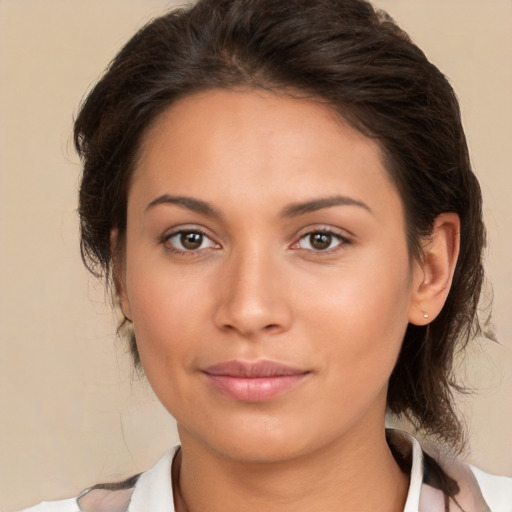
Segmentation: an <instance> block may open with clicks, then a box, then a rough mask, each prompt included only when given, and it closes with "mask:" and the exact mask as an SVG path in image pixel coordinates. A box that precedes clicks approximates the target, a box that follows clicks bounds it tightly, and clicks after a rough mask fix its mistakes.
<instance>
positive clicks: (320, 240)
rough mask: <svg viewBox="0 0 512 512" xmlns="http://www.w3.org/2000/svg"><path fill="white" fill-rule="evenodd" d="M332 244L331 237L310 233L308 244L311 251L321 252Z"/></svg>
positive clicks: (324, 234) (327, 234)
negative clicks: (311, 248)
mask: <svg viewBox="0 0 512 512" xmlns="http://www.w3.org/2000/svg"><path fill="white" fill-rule="evenodd" d="M331 242H332V235H331V234H329V233H312V234H311V235H309V243H310V244H311V247H313V249H317V250H318V251H323V250H325V249H327V248H328V247H329V246H330V245H331Z"/></svg>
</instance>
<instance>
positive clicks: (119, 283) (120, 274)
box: [110, 229, 132, 322]
mask: <svg viewBox="0 0 512 512" xmlns="http://www.w3.org/2000/svg"><path fill="white" fill-rule="evenodd" d="M121 244H122V241H121V240H120V237H119V232H118V230H117V229H112V230H111V231H110V254H111V258H112V281H113V283H114V289H115V293H116V295H117V298H118V300H119V305H120V306H121V311H122V312H123V315H124V316H125V318H126V319H127V320H129V321H130V322H131V318H132V312H131V308H130V302H129V300H128V294H127V292H126V277H125V274H126V273H125V269H124V256H123V248H122V247H121Z"/></svg>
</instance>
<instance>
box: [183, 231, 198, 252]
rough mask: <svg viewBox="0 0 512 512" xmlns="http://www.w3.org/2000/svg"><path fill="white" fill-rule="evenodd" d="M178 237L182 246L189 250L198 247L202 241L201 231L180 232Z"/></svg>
mask: <svg viewBox="0 0 512 512" xmlns="http://www.w3.org/2000/svg"><path fill="white" fill-rule="evenodd" d="M180 238H181V240H180V241H181V243H182V245H183V247H185V248H186V249H191V250H194V249H198V248H199V247H201V243H202V242H203V235H202V234H201V233H182V234H181V237H180Z"/></svg>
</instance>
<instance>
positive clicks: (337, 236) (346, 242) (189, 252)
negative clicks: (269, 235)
mask: <svg viewBox="0 0 512 512" xmlns="http://www.w3.org/2000/svg"><path fill="white" fill-rule="evenodd" d="M185 234H197V235H200V236H201V237H203V238H202V239H201V245H202V243H203V242H204V240H205V239H207V240H210V242H211V243H212V244H214V245H215V246H217V247H206V248H203V249H201V248H198V249H196V250H186V249H178V248H176V247H175V246H173V244H172V243H171V242H170V240H171V239H173V238H175V237H177V236H182V235H185ZM317 234H322V235H328V236H330V237H332V239H335V240H337V241H338V243H337V244H336V246H335V247H330V248H327V249H325V250H321V249H313V248H312V249H307V248H306V249H303V250H305V251H309V252H311V253H315V254H318V255H327V254H331V253H333V252H336V251H338V250H339V249H340V248H341V247H342V246H344V245H350V244H351V243H352V241H351V240H350V239H349V238H347V237H345V236H342V235H340V234H339V233H336V232H335V231H333V230H331V229H314V230H311V231H308V232H307V233H304V234H303V235H301V236H300V237H299V239H298V240H297V241H296V242H295V243H294V244H293V245H292V247H291V248H292V249H294V250H300V249H301V247H299V244H300V242H301V241H302V240H306V239H307V238H308V237H311V236H313V235H317ZM332 239H331V240H330V243H331V242H332ZM161 243H162V244H163V245H165V247H166V249H167V250H168V251H170V252H172V253H176V254H179V255H183V256H195V255H196V254H197V253H199V252H200V251H203V250H205V249H212V248H219V247H220V245H219V244H217V243H216V242H214V241H213V240H212V239H211V238H210V237H209V236H208V235H207V234H206V233H205V232H204V231H203V230H201V229H198V228H194V229H180V230H178V231H173V232H172V233H169V234H166V235H165V236H164V237H163V238H162V240H161ZM330 243H329V245H330ZM310 245H311V244H310Z"/></svg>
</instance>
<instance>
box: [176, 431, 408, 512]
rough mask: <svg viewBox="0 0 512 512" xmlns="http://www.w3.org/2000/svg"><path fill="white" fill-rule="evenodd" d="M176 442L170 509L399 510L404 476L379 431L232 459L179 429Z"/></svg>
mask: <svg viewBox="0 0 512 512" xmlns="http://www.w3.org/2000/svg"><path fill="white" fill-rule="evenodd" d="M180 437H181V440H182V450H181V452H180V456H179V457H178V458H177V460H176V464H175V465H174V474H173V480H174V482H175V505H176V511H177V512H199V511H204V510H208V511H210V512H220V511H222V512H226V511H238V510H244V511H246V512H253V511H254V512H256V511H258V512H261V510H265V511H266V512H284V511H286V512H290V511H293V512H305V511H311V510H322V511H325V512H331V511H332V512H334V511H339V510H340V505H342V508H343V509H344V510H354V511H358V512H364V511H368V512H369V511H375V510H379V511H380V512H399V511H402V510H403V507H404V503H405V499H406V495H407V489H408V476H406V475H405V474H404V473H402V472H401V470H400V469H399V467H398V465H397V463H396V461H395V460H394V458H393V456H392V454H391V451H390V449H389V447H388V444H387V442H386V438H385V430H384V428H382V431H381V432H379V433H377V434H375V435H373V436H372V438H368V436H364V438H361V436H360V435H357V434H356V435H351V436H346V437H344V438H343V439H338V440H336V442H333V443H331V444H330V445H328V446H323V447H322V448H321V449H318V450H316V451H313V452H311V453H308V454H307V455H304V456H300V457H295V458H293V459H291V460H285V461H279V462H275V461H273V462H271V463H263V462H257V463H255V462H247V461H238V460H233V459H230V458H227V457H224V456H222V455H220V454H218V453H215V452H213V451H211V450H208V448H206V447H205V446H204V445H202V444H200V443H198V442H197V441H196V440H195V439H194V438H192V437H191V436H189V435H188V434H187V432H186V431H182V430H181V431H180Z"/></svg>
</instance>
